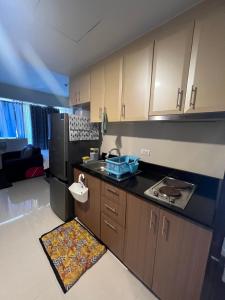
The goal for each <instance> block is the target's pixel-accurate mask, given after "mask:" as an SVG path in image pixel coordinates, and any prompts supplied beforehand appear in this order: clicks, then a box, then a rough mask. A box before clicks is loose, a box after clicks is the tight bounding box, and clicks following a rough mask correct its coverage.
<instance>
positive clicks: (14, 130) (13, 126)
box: [0, 101, 25, 138]
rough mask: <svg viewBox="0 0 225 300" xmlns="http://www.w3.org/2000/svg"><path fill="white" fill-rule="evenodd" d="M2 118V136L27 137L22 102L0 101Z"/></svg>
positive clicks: (0, 125) (0, 132)
mask: <svg viewBox="0 0 225 300" xmlns="http://www.w3.org/2000/svg"><path fill="white" fill-rule="evenodd" d="M0 120H1V122H0V137H14V138H15V137H17V138H24V137H25V131H24V123H23V107H22V104H21V103H18V102H7V101H0Z"/></svg>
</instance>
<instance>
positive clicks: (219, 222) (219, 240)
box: [201, 179, 225, 300]
mask: <svg viewBox="0 0 225 300" xmlns="http://www.w3.org/2000/svg"><path fill="white" fill-rule="evenodd" d="M224 216H225V179H224V180H223V182H221V187H220V191H219V197H218V201H217V210H216V215H215V220H214V233H213V241H212V245H211V249H210V255H209V260H208V265H207V270H206V276H205V282H204V287H203V291H202V297H201V300H220V299H221V300H222V299H225V217H224Z"/></svg>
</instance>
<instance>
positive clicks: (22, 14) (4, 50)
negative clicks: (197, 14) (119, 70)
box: [0, 0, 200, 75]
mask: <svg viewBox="0 0 225 300" xmlns="http://www.w3.org/2000/svg"><path fill="white" fill-rule="evenodd" d="M198 2H200V1H199V0H167V1H165V0H7V1H6V0H0V41H1V50H0V67H1V64H5V65H6V63H7V64H9V65H11V68H13V67H14V68H16V65H17V64H20V61H21V60H24V61H25V62H26V63H28V64H29V65H31V66H32V67H33V68H34V69H35V68H39V69H45V70H46V69H49V70H52V71H55V72H58V73H62V74H65V75H71V74H73V73H76V72H78V71H79V70H81V69H82V68H85V67H86V66H88V65H90V64H92V63H94V62H96V61H97V60H99V59H101V58H103V57H104V56H106V55H108V54H110V53H111V52H113V51H114V50H117V49H119V48H120V47H122V46H123V45H125V44H127V43H128V42H130V41H132V40H134V39H135V38H137V37H138V36H140V35H141V34H143V33H144V32H146V31H149V30H150V29H151V28H153V27H155V26H158V25H160V24H161V23H163V22H165V21H166V20H169V19H171V18H173V17H174V16H176V15H177V14H179V13H181V12H182V11H184V10H187V9H188V8H190V7H191V6H193V5H195V4H196V3H198ZM5 41H7V42H6V43H4V42H5ZM4 45H5V46H4ZM12 57H13V59H12ZM16 71H17V70H16V69H15V72H16Z"/></svg>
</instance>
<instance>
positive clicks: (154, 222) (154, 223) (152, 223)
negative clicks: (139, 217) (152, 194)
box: [149, 210, 157, 232]
mask: <svg viewBox="0 0 225 300" xmlns="http://www.w3.org/2000/svg"><path fill="white" fill-rule="evenodd" d="M156 226H157V215H156V213H155V212H154V210H151V216H150V224H149V229H150V230H151V229H153V231H154V232H156Z"/></svg>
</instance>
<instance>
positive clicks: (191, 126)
mask: <svg viewBox="0 0 225 300" xmlns="http://www.w3.org/2000/svg"><path fill="white" fill-rule="evenodd" d="M113 147H119V148H120V149H121V153H122V154H135V155H138V156H139V157H140V158H141V159H142V160H143V161H145V162H150V163H154V164H158V165H162V166H166V167H172V168H176V169H180V170H185V171H190V172H194V173H199V174H203V175H208V176H212V177H216V178H223V176H224V170H225V122H222V121H220V122H183V123H175V122H174V123H171V122H129V123H110V124H109V126H108V131H107V134H106V135H105V136H104V137H103V142H102V148H101V150H102V152H107V151H108V150H109V149H111V148H113ZM143 150H144V151H143ZM148 150H149V151H148ZM141 152H142V154H141ZM149 154H150V155H149Z"/></svg>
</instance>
